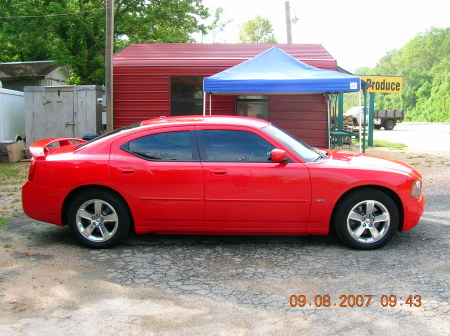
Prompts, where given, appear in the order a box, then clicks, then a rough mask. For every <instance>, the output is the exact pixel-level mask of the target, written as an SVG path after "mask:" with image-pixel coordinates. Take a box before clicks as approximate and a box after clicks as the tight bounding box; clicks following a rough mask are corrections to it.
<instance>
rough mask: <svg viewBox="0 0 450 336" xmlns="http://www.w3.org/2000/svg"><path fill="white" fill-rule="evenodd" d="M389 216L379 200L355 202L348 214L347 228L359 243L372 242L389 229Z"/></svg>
mask: <svg viewBox="0 0 450 336" xmlns="http://www.w3.org/2000/svg"><path fill="white" fill-rule="evenodd" d="M390 223H391V216H390V215H389V211H388V209H387V208H386V207H385V206H384V205H383V204H382V203H380V202H378V201H374V200H365V201H362V202H360V203H358V204H356V205H355V206H354V207H353V208H352V209H351V211H350V212H349V214H348V217H347V230H348V232H349V234H350V236H351V237H352V238H353V239H354V240H356V241H357V242H359V243H363V244H368V243H373V242H376V241H378V240H380V239H381V238H383V237H384V236H385V235H386V233H387V232H388V230H389V226H390Z"/></svg>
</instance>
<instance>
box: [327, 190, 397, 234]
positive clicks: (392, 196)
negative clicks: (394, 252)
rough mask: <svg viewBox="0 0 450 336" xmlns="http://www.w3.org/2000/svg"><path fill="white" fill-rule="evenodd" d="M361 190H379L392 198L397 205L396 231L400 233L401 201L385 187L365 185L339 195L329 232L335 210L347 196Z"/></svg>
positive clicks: (332, 215)
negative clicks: (397, 219) (397, 222)
mask: <svg viewBox="0 0 450 336" xmlns="http://www.w3.org/2000/svg"><path fill="white" fill-rule="evenodd" d="M361 190H379V191H382V192H384V193H385V194H386V195H388V196H389V197H390V198H392V200H393V201H394V202H395V204H396V205H397V208H398V212H399V213H398V214H399V226H398V230H399V231H401V230H402V228H403V204H402V201H401V200H400V197H398V195H397V194H396V193H395V192H394V191H392V190H391V189H389V188H386V187H382V186H377V185H366V186H360V187H356V188H353V189H350V190H347V191H346V192H345V193H344V194H343V195H341V197H340V198H339V200H338V201H337V202H336V204H335V206H334V208H333V212H332V214H331V221H330V231H331V229H332V225H333V219H334V214H335V212H336V209H337V208H338V207H339V206H340V203H341V202H342V200H343V199H344V198H345V197H346V196H347V195H349V194H351V193H354V192H356V191H361Z"/></svg>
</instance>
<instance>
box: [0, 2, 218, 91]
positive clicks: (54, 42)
mask: <svg viewBox="0 0 450 336" xmlns="http://www.w3.org/2000/svg"><path fill="white" fill-rule="evenodd" d="M104 9H105V0H2V1H1V2H0V13H1V14H0V16H1V18H0V62H6V61H37V60H48V59H53V60H59V61H60V62H61V64H63V65H69V66H71V68H72V71H73V78H72V81H73V83H75V84H103V78H104V76H103V73H104V69H103V67H104V48H105V39H104V37H105V11H104ZM208 16H209V13H208V10H207V9H206V8H205V7H204V6H203V4H202V0H153V1H147V0H116V1H115V18H114V20H115V37H116V38H115V50H116V51H117V50H119V49H121V48H123V47H124V46H125V45H127V44H129V43H163V42H166V43H171V42H178V43H183V42H192V41H193V39H192V38H191V34H193V33H195V32H201V33H203V34H205V33H206V32H207V31H208V28H207V27H206V26H205V25H203V24H202V23H200V20H202V19H206V18H207V17H208Z"/></svg>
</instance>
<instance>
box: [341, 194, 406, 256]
mask: <svg viewBox="0 0 450 336" xmlns="http://www.w3.org/2000/svg"><path fill="white" fill-rule="evenodd" d="M368 209H369V211H367V210H368ZM370 209H372V210H370ZM333 225H334V229H335V231H336V234H337V236H338V237H339V239H340V240H341V241H342V242H343V243H344V244H345V245H347V246H348V247H350V248H354V249H358V250H372V249H376V248H379V247H381V246H383V245H385V244H386V243H387V242H388V241H389V240H391V239H392V237H393V236H394V234H395V232H396V231H397V228H398V226H399V211H398V208H397V205H396V204H395V202H394V201H393V200H392V198H390V197H389V196H388V195H387V194H385V193H384V192H382V191H379V190H374V189H366V190H358V191H355V192H353V193H350V194H348V195H346V196H344V198H343V199H342V200H341V201H340V202H339V203H338V205H337V208H336V211H335V212H334V215H333Z"/></svg>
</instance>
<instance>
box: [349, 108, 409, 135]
mask: <svg viewBox="0 0 450 336" xmlns="http://www.w3.org/2000/svg"><path fill="white" fill-rule="evenodd" d="M345 115H346V116H351V117H352V120H353V127H354V128H355V129H356V128H359V124H360V119H361V118H363V115H364V114H363V108H362V107H361V108H360V107H358V106H355V107H353V108H351V109H350V110H348V111H347V112H346V113H345ZM403 119H405V110H375V111H374V120H373V127H374V128H375V129H380V128H381V127H383V128H384V129H385V130H387V131H390V130H393V129H394V127H395V125H397V123H398V122H402V121H403ZM361 123H362V120H361ZM368 123H369V110H368V109H367V110H366V124H368Z"/></svg>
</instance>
